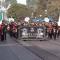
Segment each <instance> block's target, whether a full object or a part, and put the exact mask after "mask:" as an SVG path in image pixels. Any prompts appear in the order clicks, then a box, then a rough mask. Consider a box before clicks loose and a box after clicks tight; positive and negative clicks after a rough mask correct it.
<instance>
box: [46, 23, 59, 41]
mask: <svg viewBox="0 0 60 60" xmlns="http://www.w3.org/2000/svg"><path fill="white" fill-rule="evenodd" d="M46 35H47V36H48V38H49V39H54V40H56V39H57V38H59V36H60V27H59V26H58V24H57V23H49V24H48V26H46Z"/></svg>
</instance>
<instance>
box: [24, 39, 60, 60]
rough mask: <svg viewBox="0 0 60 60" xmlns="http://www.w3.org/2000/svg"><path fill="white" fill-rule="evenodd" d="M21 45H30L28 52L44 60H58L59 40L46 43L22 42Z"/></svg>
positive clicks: (59, 52) (59, 55)
mask: <svg viewBox="0 0 60 60" xmlns="http://www.w3.org/2000/svg"><path fill="white" fill-rule="evenodd" d="M23 45H31V46H32V47H31V46H30V48H28V47H27V48H28V49H29V50H31V51H33V52H35V53H36V54H37V55H38V56H40V57H42V58H43V59H44V60H60V38H59V39H57V40H53V39H52V40H48V41H23Z"/></svg>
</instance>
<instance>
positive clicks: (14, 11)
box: [7, 4, 31, 18]
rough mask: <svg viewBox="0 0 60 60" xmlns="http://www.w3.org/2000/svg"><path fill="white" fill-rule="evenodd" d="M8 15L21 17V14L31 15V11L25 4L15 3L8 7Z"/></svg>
mask: <svg viewBox="0 0 60 60" xmlns="http://www.w3.org/2000/svg"><path fill="white" fill-rule="evenodd" d="M7 15H8V17H9V16H12V17H15V18H19V17H20V16H30V15H31V12H30V9H28V8H27V7H26V6H25V5H21V4H14V5H11V7H10V8H9V9H8V12H7Z"/></svg>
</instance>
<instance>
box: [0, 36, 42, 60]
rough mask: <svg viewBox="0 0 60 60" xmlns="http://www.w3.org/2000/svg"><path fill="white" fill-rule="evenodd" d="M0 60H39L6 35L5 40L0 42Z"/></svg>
mask: <svg viewBox="0 0 60 60" xmlns="http://www.w3.org/2000/svg"><path fill="white" fill-rule="evenodd" d="M0 60H41V59H40V58H39V57H38V56H37V55H35V54H33V53H32V52H30V51H29V50H27V49H26V48H25V47H24V46H22V45H20V44H19V43H17V42H16V41H15V40H14V38H10V37H9V35H7V40H6V41H3V42H1V41H0Z"/></svg>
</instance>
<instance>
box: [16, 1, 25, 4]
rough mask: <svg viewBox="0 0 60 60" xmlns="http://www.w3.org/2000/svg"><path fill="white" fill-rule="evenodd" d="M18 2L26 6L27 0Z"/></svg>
mask: <svg viewBox="0 0 60 60" xmlns="http://www.w3.org/2000/svg"><path fill="white" fill-rule="evenodd" d="M17 2H18V3H21V4H24V5H26V0H17Z"/></svg>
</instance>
